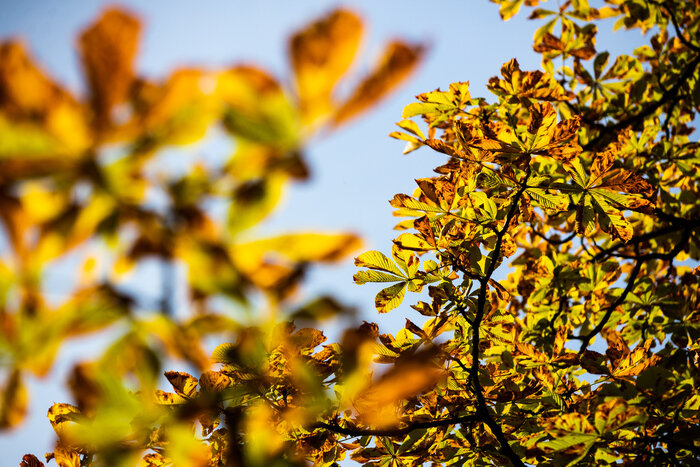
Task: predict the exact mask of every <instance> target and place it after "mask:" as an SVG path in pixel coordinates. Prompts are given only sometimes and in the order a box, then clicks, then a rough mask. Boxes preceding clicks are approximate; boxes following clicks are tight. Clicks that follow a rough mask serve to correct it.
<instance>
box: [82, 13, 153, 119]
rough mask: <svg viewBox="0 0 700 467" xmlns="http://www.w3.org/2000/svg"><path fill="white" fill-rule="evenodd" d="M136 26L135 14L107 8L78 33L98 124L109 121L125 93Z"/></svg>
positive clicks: (137, 31) (130, 74)
mask: <svg viewBox="0 0 700 467" xmlns="http://www.w3.org/2000/svg"><path fill="white" fill-rule="evenodd" d="M140 29H141V27H140V24H139V21H138V19H136V17H135V16H133V15H131V14H129V13H127V12H125V11H123V10H119V9H109V10H107V11H105V12H104V13H103V14H102V16H101V17H100V19H99V20H98V21H97V22H96V23H94V24H93V25H92V26H90V27H89V28H88V29H86V30H85V31H84V32H83V33H82V34H81V36H80V51H81V54H82V58H83V65H84V67H85V72H86V74H87V79H88V82H89V83H90V93H91V99H92V106H93V109H94V111H95V114H96V115H97V118H98V121H99V122H100V124H107V123H109V122H110V120H111V118H110V117H111V115H110V112H111V111H112V109H113V108H114V106H115V105H117V104H120V103H121V102H123V101H124V100H126V98H127V96H128V95H129V92H130V90H131V85H132V83H133V81H134V69H133V67H134V59H135V57H136V48H137V46H138V42H139V37H140Z"/></svg>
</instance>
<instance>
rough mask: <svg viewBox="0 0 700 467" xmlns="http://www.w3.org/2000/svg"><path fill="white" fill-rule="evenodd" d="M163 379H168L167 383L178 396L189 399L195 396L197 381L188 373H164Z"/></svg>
mask: <svg viewBox="0 0 700 467" xmlns="http://www.w3.org/2000/svg"><path fill="white" fill-rule="evenodd" d="M165 377H166V378H168V381H169V382H170V384H171V385H172V387H173V389H175V392H176V393H177V394H178V395H179V396H182V397H188V398H189V397H192V396H194V395H195V394H197V384H198V383H199V381H198V380H197V378H195V377H194V376H192V375H190V374H189V373H184V372H181V371H166V372H165Z"/></svg>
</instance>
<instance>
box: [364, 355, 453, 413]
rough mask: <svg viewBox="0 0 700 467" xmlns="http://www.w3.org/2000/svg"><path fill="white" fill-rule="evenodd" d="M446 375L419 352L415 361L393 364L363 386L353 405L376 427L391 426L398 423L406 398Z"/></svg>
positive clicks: (430, 385)
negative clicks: (373, 381)
mask: <svg viewBox="0 0 700 467" xmlns="http://www.w3.org/2000/svg"><path fill="white" fill-rule="evenodd" d="M443 377H444V372H443V371H442V370H441V369H439V368H435V366H433V365H431V364H430V363H429V361H425V359H422V358H421V356H420V355H419V356H417V358H416V359H414V361H413V362H406V363H403V364H401V365H398V366H395V367H393V368H392V369H390V370H389V371H387V372H386V373H385V374H384V375H382V377H381V378H380V379H379V380H378V381H377V382H375V383H373V384H371V385H369V386H368V387H366V388H365V389H363V390H362V391H361V392H360V393H359V394H358V396H357V397H356V398H355V400H354V401H353V405H354V407H355V409H356V410H357V411H358V412H359V414H360V416H361V417H362V419H364V420H365V421H366V423H368V424H371V425H372V426H376V427H387V426H391V425H394V424H395V423H396V420H397V409H398V407H399V405H400V403H401V402H402V400H404V399H405V398H407V397H408V396H412V395H414V394H418V393H420V392H422V391H424V390H426V389H428V388H430V387H432V386H433V385H435V384H436V383H437V382H438V381H440V380H441V379H442V378H443Z"/></svg>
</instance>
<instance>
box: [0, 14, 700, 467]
mask: <svg viewBox="0 0 700 467" xmlns="http://www.w3.org/2000/svg"><path fill="white" fill-rule="evenodd" d="M492 1H493V2H494V3H497V4H499V6H500V13H501V16H502V18H503V19H504V20H507V19H509V18H510V17H512V16H513V15H515V14H518V11H519V10H520V9H521V8H522V7H523V5H524V6H526V7H528V8H529V9H530V18H531V19H533V20H537V21H540V23H539V24H541V26H540V27H539V28H538V29H537V30H536V31H535V34H534V50H535V51H536V52H537V53H539V54H541V57H542V64H541V68H542V69H541V70H534V71H529V70H523V69H521V67H520V65H519V64H518V62H517V60H516V59H513V60H510V61H509V62H507V63H505V64H504V65H503V67H502V68H501V70H500V74H499V75H498V76H494V77H493V78H492V79H491V80H490V81H489V84H488V90H489V91H490V92H491V94H492V96H490V97H489V98H481V97H472V95H471V93H470V91H469V84H468V82H466V81H465V82H457V83H452V84H450V85H449V86H448V87H447V88H446V90H444V91H442V90H440V89H436V90H435V91H430V92H425V93H423V94H420V95H418V96H416V102H413V103H409V104H408V105H407V106H406V107H405V108H404V111H403V114H402V116H401V118H402V120H401V121H400V122H398V124H397V125H398V127H399V130H397V131H395V132H393V133H391V136H392V137H394V138H397V139H399V140H402V141H405V143H406V147H405V150H404V153H413V151H418V152H416V153H414V155H418V154H426V155H427V154H430V156H431V157H435V156H439V157H440V158H441V161H440V163H439V164H440V165H439V166H438V167H437V168H435V173H434V174H432V176H431V174H426V177H425V178H420V179H418V180H416V185H417V187H416V189H415V191H414V192H413V193H411V194H397V195H396V196H394V198H393V199H392V200H391V206H392V207H393V208H395V211H394V214H395V215H396V216H397V217H399V218H401V220H400V221H399V223H398V224H397V225H396V229H397V230H399V231H401V233H400V234H399V235H398V236H397V237H396V239H395V240H394V241H393V244H392V245H391V246H387V248H386V250H385V252H384V253H383V252H380V251H366V252H364V253H361V254H359V256H357V257H356V258H355V264H356V266H357V267H358V268H359V270H358V272H357V273H356V274H355V276H354V280H355V282H356V283H357V284H360V285H361V284H368V283H369V284H373V283H381V284H382V285H381V286H380V287H378V293H377V295H376V298H375V306H376V309H377V311H378V312H379V313H387V312H392V313H396V312H397V311H392V310H395V309H396V308H397V307H398V306H399V305H400V304H401V303H402V302H404V301H409V302H410V304H411V309H412V311H411V314H410V315H408V316H406V320H405V326H404V327H403V328H402V329H400V330H399V331H398V332H397V333H394V334H388V333H382V332H381V330H380V329H379V327H378V326H377V325H376V324H375V323H371V322H364V323H363V324H361V325H359V326H357V327H353V328H349V329H347V330H345V331H344V333H342V336H341V338H340V339H339V342H337V343H326V337H325V336H324V334H323V332H322V330H321V329H320V324H319V323H318V319H319V318H321V317H322V316H326V315H329V314H338V313H342V312H343V309H344V307H343V305H342V304H340V303H338V302H337V301H336V300H335V299H333V298H332V297H320V298H319V299H317V300H315V301H312V302H311V303H309V304H307V305H306V306H303V307H301V308H296V309H290V307H289V303H288V301H287V298H288V297H289V295H290V294H291V293H292V291H293V290H294V288H295V286H296V285H298V283H299V281H300V280H301V279H302V278H303V271H304V270H305V269H306V268H307V266H308V265H309V264H311V263H315V262H324V261H334V260H336V259H338V258H340V257H342V256H344V255H347V254H349V253H351V252H353V251H354V250H355V249H356V248H357V246H358V242H359V240H358V239H357V238H356V237H355V236H353V235H352V234H347V233H338V234H321V233H308V232H305V233H295V234H284V235H281V236H278V237H273V238H262V239H250V238H249V237H247V236H246V231H247V229H249V228H250V227H252V226H254V225H255V224H256V223H258V222H260V220H261V219H262V218H264V216H265V215H266V214H267V213H269V212H270V210H271V209H273V207H274V206H275V204H276V202H277V200H278V197H279V193H280V191H281V189H282V187H283V186H284V184H286V183H288V182H289V181H290V180H292V179H303V178H304V176H305V174H306V173H307V169H306V166H305V165H304V159H303V155H302V154H303V152H302V150H301V149H302V148H303V145H304V143H305V141H306V140H307V138H308V136H309V135H310V134H311V133H313V132H316V131H319V130H320V129H336V128H337V127H338V126H340V125H341V124H342V123H344V122H345V121H347V120H348V119H350V118H352V117H354V116H356V115H358V114H359V113H360V112H363V111H365V110H367V109H368V108H369V107H370V106H371V105H372V103H374V102H376V101H377V100H378V99H379V98H381V97H382V96H384V95H385V94H386V93H387V92H388V91H390V90H391V89H392V88H393V87H394V86H395V85H396V84H398V83H399V82H400V81H401V80H403V79H404V78H405V77H406V76H407V75H408V73H409V72H410V71H411V70H412V69H413V68H414V67H415V66H416V64H417V63H418V62H419V60H420V57H421V54H422V47H421V46H420V45H411V44H408V43H405V42H403V41H396V42H394V43H391V44H389V45H388V46H387V48H386V54H385V56H384V59H383V60H382V61H381V62H380V63H379V64H378V66H377V67H376V68H375V69H374V71H372V72H370V74H369V75H368V76H367V77H365V78H364V79H363V80H361V82H360V83H359V84H357V86H356V88H355V90H354V91H351V92H350V93H349V96H347V97H344V98H339V97H338V96H337V92H335V88H336V84H337V82H338V80H339V79H340V78H341V77H342V76H343V75H344V73H345V71H346V70H347V68H348V66H349V65H350V63H351V62H352V60H353V57H354V55H355V51H356V49H357V43H358V40H359V36H360V35H361V33H362V23H361V21H360V20H359V19H358V18H357V16H356V15H354V14H353V13H351V12H349V11H345V10H337V11H335V12H333V13H331V14H330V15H329V16H327V17H325V18H323V19H321V20H319V21H318V22H316V23H314V24H312V25H311V26H309V27H308V28H307V29H305V30H303V31H301V32H299V33H298V34H296V35H295V36H294V37H293V38H292V39H291V41H290V55H291V63H292V76H293V77H294V83H295V87H294V89H293V90H285V89H283V88H282V87H281V85H279V84H278V82H277V81H276V80H275V79H274V78H272V77H271V76H270V75H268V74H266V73H265V72H263V71H262V70H259V69H254V68H250V67H237V68H232V69H229V70H223V71H214V72H209V71H203V70H180V71H176V72H175V73H173V74H172V75H171V77H170V78H168V79H167V80H166V81H165V82H163V83H156V82H151V81H149V80H148V79H146V78H143V77H137V76H136V74H135V72H134V70H133V69H132V67H131V63H132V60H133V56H134V54H135V50H136V44H137V38H138V31H139V25H138V22H137V21H136V20H135V18H133V17H132V16H130V15H129V14H127V13H125V12H122V11H119V10H110V11H108V12H106V13H105V15H104V16H103V17H102V18H101V19H99V20H98V21H97V22H96V23H95V24H94V25H93V26H92V27H90V28H89V29H88V30H86V31H85V32H84V33H83V34H82V35H81V40H80V46H81V51H82V56H83V61H84V67H85V70H86V78H87V82H88V84H89V88H90V91H91V94H90V97H89V99H87V100H80V99H78V98H76V97H74V96H72V95H70V94H69V93H67V92H66V91H65V90H63V89H61V88H60V87H58V86H57V85H55V84H54V83H52V82H51V81H50V80H49V79H48V78H47V77H46V75H45V74H44V73H42V72H41V71H39V70H38V68H36V66H35V65H33V64H32V63H31V61H30V59H29V58H28V57H27V55H26V53H25V52H24V50H23V49H22V48H21V47H20V46H19V45H17V44H13V43H10V44H4V45H3V46H2V49H0V54H1V55H2V57H3V58H2V60H0V133H2V138H0V141H2V143H0V144H2V146H0V168H1V169H2V170H0V216H1V217H2V220H3V225H4V227H5V229H6V231H7V235H8V238H9V239H10V243H11V247H12V253H13V256H12V261H11V262H8V263H7V264H2V265H0V266H2V269H0V274H2V276H0V277H2V282H0V283H1V284H3V288H2V289H0V290H2V291H3V294H2V295H0V297H1V298H2V303H3V308H2V310H3V311H2V313H3V314H2V325H3V326H2V341H0V342H1V343H2V351H3V354H2V355H3V359H4V360H5V361H6V362H7V364H6V366H7V367H8V368H9V369H10V370H9V371H8V372H7V381H6V383H5V386H4V390H3V397H2V401H3V402H2V405H1V406H0V409H1V410H0V421H2V424H3V426H4V427H11V426H13V425H16V424H17V423H19V422H20V421H21V418H22V413H23V407H24V405H25V404H26V397H27V396H26V394H25V392H24V389H23V384H22V380H23V375H24V373H25V372H27V371H32V372H34V373H35V374H42V373H45V372H46V371H47V369H48V368H50V366H51V364H52V361H53V358H54V355H55V352H56V349H57V348H58V347H59V346H60V344H61V342H62V341H63V340H65V339H67V338H70V337H71V336H74V335H77V334H80V333H86V332H92V331H95V330H97V329H101V328H103V327H105V326H108V325H111V324H113V323H119V324H121V326H122V327H123V329H124V332H123V333H121V334H120V336H119V338H118V339H117V340H116V341H115V342H114V343H113V345H112V346H111V347H110V348H109V349H108V350H107V351H106V352H105V354H104V355H103V356H101V357H100V358H99V359H97V360H95V361H86V362H83V363H81V364H79V365H77V366H76V367H75V369H74V371H73V373H72V377H71V380H70V382H69V386H70V388H71V390H72V392H73V395H74V404H68V403H56V404H54V405H53V406H52V407H51V408H50V409H49V412H48V418H49V422H50V423H51V424H52V426H53V427H54V429H55V431H56V434H57V444H56V448H55V450H54V451H53V452H52V453H49V454H47V456H46V459H47V461H51V462H53V461H55V462H56V463H57V464H58V465H59V466H70V467H76V466H81V465H135V464H139V463H140V464H139V465H142V466H144V467H156V466H167V465H175V466H181V465H185V466H190V465H191V466H209V465H211V466H219V465H222V466H223V465H227V466H228V465H261V466H262V465H308V464H310V463H312V464H313V465H318V466H326V465H328V466H331V465H337V463H338V462H341V461H342V460H344V459H348V458H349V459H350V460H352V461H355V462H357V463H361V464H365V465H381V466H410V465H424V464H427V463H430V464H433V465H474V466H480V465H508V464H513V465H534V464H545V465H610V464H620V463H621V464H624V465H640V464H643V463H651V464H660V465H694V464H696V463H697V462H698V461H700V441H699V440H700V420H699V409H700V391H698V386H699V385H700V371H699V368H698V367H699V366H700V345H699V343H700V302H699V290H700V287H699V285H700V267H698V261H700V200H699V196H700V186H699V185H700V175H699V173H698V171H699V170H700V169H699V168H700V145H698V143H697V141H693V137H694V135H695V133H694V131H695V129H694V128H693V127H692V125H693V122H694V121H695V118H696V112H697V111H698V110H699V109H700V83H698V80H699V79H700V72H699V71H698V68H699V66H700V41H698V37H700V33H699V31H698V29H699V28H700V21H699V18H700V2H699V1H698V0H690V1H681V0H668V1H663V2H661V1H659V2H657V1H653V0H605V1H599V2H591V3H595V4H593V5H591V4H589V2H588V1H587V0H576V1H574V0H571V1H565V2H558V3H557V5H556V7H554V6H551V8H552V9H546V8H545V7H547V6H549V3H550V2H546V1H538V0H492ZM598 26H601V27H613V28H615V29H618V28H625V29H639V30H641V32H642V33H644V34H646V35H647V36H649V43H648V45H644V46H641V47H639V48H637V49H636V50H634V51H633V53H632V54H631V55H621V56H618V57H613V56H611V55H610V54H609V53H608V52H606V51H604V50H603V47H605V45H604V44H603V45H599V44H597V43H596V33H597V28H598ZM465 78H468V77H465ZM217 123H220V124H221V125H223V127H224V128H226V130H227V131H228V132H229V133H230V134H231V135H232V137H233V138H235V141H236V152H235V154H234V156H233V157H232V158H231V159H230V160H228V161H226V163H225V164H223V165H222V166H221V167H218V168H216V169H211V168H207V167H204V166H195V167H191V168H189V169H188V170H187V171H186V173H185V174H184V175H183V174H172V173H163V172H160V173H158V172H157V173H156V175H155V176H154V174H153V173H151V171H152V170H153V167H152V164H153V163H154V161H155V163H156V164H157V160H158V154H159V151H161V150H162V149H163V148H165V147H167V146H170V145H174V144H184V143H187V142H189V141H192V140H193V139H198V138H201V137H202V135H203V134H204V132H205V131H206V129H207V128H208V127H209V126H210V125H213V124H217ZM115 148H116V149H115ZM412 157H413V156H412ZM158 174H159V175H158ZM156 189H157V190H160V191H161V192H162V193H163V194H164V195H165V196H166V199H167V200H168V202H167V203H166V207H164V208H162V207H157V206H156V207H154V206H152V205H151V204H150V201H149V196H150V195H149V193H152V192H153V190H156ZM212 202H217V203H221V205H223V206H224V207H225V208H226V209H225V210H223V211H225V212H227V215H225V216H220V217H216V215H215V214H214V212H213V210H211V209H209V208H208V206H211V203H212ZM219 211H222V210H219ZM98 240H99V241H101V242H104V244H105V245H107V246H109V247H110V248H111V251H112V253H111V256H110V258H111V260H110V265H109V267H110V268H111V269H110V271H111V274H110V275H108V276H107V277H106V279H105V278H104V277H102V279H101V280H100V281H95V274H92V275H91V274H90V271H91V268H94V267H95V266H94V263H95V261H96V259H94V258H88V259H87V260H86V264H85V267H84V268H83V269H84V270H85V273H84V275H85V276H86V277H85V279H84V281H82V282H81V284H80V286H79V288H78V289H77V290H76V292H75V294H74V296H73V297H72V298H71V300H70V301H68V302H67V303H65V304H61V305H60V306H58V307H54V306H53V305H52V304H51V303H49V302H48V301H47V300H45V298H44V297H43V296H42V291H41V283H40V277H41V275H40V272H41V269H42V267H43V266H44V265H45V264H46V263H47V262H48V261H50V260H51V259H52V258H55V257H58V256H60V255H63V254H65V252H67V251H69V250H71V249H73V248H76V247H78V246H79V245H82V244H85V243H86V242H95V241H98ZM153 257H155V258H158V259H159V261H160V262H161V264H162V265H163V268H164V274H163V284H162V291H163V294H162V301H161V304H160V308H161V313H160V314H151V315H143V314H140V313H136V312H134V311H133V309H134V297H130V296H127V295H125V294H124V293H122V292H120V291H119V290H118V288H116V287H115V286H114V283H113V282H112V278H113V277H115V276H113V275H112V274H119V273H120V272H121V271H124V270H126V269H128V268H130V267H133V265H134V264H135V263H138V262H139V261H142V260H144V259H145V258H153ZM176 264H184V265H186V267H187V268H188V271H189V275H188V281H187V283H186V284H180V283H175V282H174V281H173V279H172V277H171V275H170V273H169V272H168V271H172V268H173V267H174V265H176ZM371 286H372V285H365V287H371ZM173 287H186V288H187V291H188V296H189V297H191V301H192V307H193V313H192V315H191V316H188V317H186V318H184V319H183V318H181V317H178V316H174V315H173V313H172V303H171V301H170V300H171V298H170V297H171V296H172V288H173ZM222 296H224V297H228V298H229V299H231V300H237V301H241V302H249V303H250V302H255V306H258V305H259V306H260V309H261V310H265V311H266V314H265V315H264V316H265V319H260V320H259V321H258V322H257V323H256V324H253V325H250V324H243V323H241V322H237V321H236V320H234V319H232V318H231V317H230V316H228V315H226V314H225V313H221V312H219V309H218V307H220V306H222V305H220V302H217V301H216V299H217V297H222ZM261 313H262V312H261ZM298 323H310V324H306V325H304V326H306V327H301V326H299V325H298ZM222 333H223V334H224V335H229V336H231V335H233V339H231V342H229V343H222V344H220V345H219V346H218V347H216V349H215V350H214V352H213V354H212V355H211V356H208V355H206V354H205V352H204V340H205V338H207V339H208V338H210V336H211V335H221V334H222ZM37 340H41V341H42V342H43V343H44V344H43V345H42V346H41V347H39V348H37V346H36V345H35V343H36V342H37ZM166 355H172V356H176V357H179V358H181V359H182V360H184V361H186V362H188V364H189V365H190V367H191V368H192V370H189V371H190V372H185V371H183V370H186V368H179V369H175V370H171V371H166V372H165V377H166V378H167V380H168V382H169V384H170V386H171V388H168V389H167V390H163V389H162V388H160V387H158V383H159V377H160V375H161V374H162V359H163V358H164V356H166ZM195 371H196V376H195V375H192V374H191V373H194V372H195ZM22 465H23V466H25V467H27V466H32V467H35V466H38V465H41V462H40V461H39V460H38V459H37V458H36V457H34V456H33V455H31V454H28V455H27V456H25V458H24V459H23V461H22Z"/></svg>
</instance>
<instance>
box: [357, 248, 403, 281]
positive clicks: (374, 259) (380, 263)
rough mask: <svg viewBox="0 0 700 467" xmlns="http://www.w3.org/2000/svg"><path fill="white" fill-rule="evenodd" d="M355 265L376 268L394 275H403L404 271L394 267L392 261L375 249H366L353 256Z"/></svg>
mask: <svg viewBox="0 0 700 467" xmlns="http://www.w3.org/2000/svg"><path fill="white" fill-rule="evenodd" d="M355 266H357V267H360V268H370V269H376V270H378V271H384V272H388V273H390V274H394V275H396V276H400V277H405V275H404V273H402V272H401V270H400V269H399V268H398V267H396V265H395V264H394V262H393V261H391V260H390V259H389V258H387V257H386V256H385V255H384V254H383V253H381V252H379V251H375V250H372V251H367V252H365V253H362V254H361V255H360V256H358V257H357V258H355Z"/></svg>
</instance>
